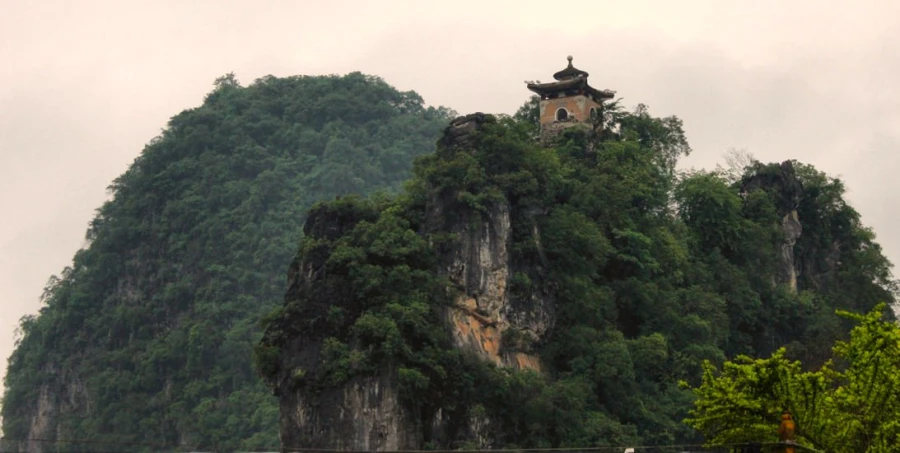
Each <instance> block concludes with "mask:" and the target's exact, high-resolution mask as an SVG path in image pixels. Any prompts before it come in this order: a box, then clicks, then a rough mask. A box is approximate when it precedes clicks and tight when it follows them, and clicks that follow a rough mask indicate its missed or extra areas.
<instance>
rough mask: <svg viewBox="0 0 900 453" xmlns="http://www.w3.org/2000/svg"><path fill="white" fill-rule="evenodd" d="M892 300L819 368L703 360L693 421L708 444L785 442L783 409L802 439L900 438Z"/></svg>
mask: <svg viewBox="0 0 900 453" xmlns="http://www.w3.org/2000/svg"><path fill="white" fill-rule="evenodd" d="M885 309H886V305H885V304H879V305H878V306H877V307H876V308H875V309H874V310H872V311H871V312H869V313H867V314H865V315H859V314H851V313H849V312H840V314H841V315H842V316H844V317H846V318H848V319H851V320H853V321H855V322H856V323H857V326H856V327H854V328H853V330H852V331H851V332H850V338H849V340H847V341H840V342H838V343H837V344H835V346H834V360H833V361H830V362H828V363H826V364H825V365H824V366H823V367H822V368H821V369H819V370H816V371H803V366H802V365H801V364H800V362H797V361H791V360H789V359H787V358H785V351H784V349H780V350H778V351H776V352H775V353H774V354H773V355H772V356H771V357H769V358H767V359H753V358H750V357H747V356H739V357H736V358H735V359H734V360H733V361H729V362H726V363H725V364H724V365H723V367H722V368H721V370H718V369H717V368H716V367H714V366H713V365H712V364H710V363H706V364H705V365H704V372H703V381H702V384H701V385H700V386H698V387H696V388H694V389H693V391H694V393H695V395H696V397H697V399H696V401H695V403H694V404H695V406H694V409H692V410H691V416H690V418H688V419H687V420H686V422H687V423H688V424H689V425H690V426H692V427H694V428H696V429H697V430H699V431H700V432H701V433H703V435H704V436H705V437H706V440H707V442H708V443H709V444H730V443H744V442H776V441H778V434H777V433H778V425H779V419H780V414H781V413H782V411H785V410H787V411H789V412H790V413H792V414H793V418H794V420H796V423H797V431H796V432H797V436H798V437H797V439H798V441H799V443H800V444H805V445H808V446H811V447H813V448H816V449H819V450H823V451H832V452H836V453H842V452H847V453H850V452H869V453H876V452H877V453H881V452H891V451H896V446H897V445H900V326H898V325H897V324H896V322H894V321H891V320H887V319H885Z"/></svg>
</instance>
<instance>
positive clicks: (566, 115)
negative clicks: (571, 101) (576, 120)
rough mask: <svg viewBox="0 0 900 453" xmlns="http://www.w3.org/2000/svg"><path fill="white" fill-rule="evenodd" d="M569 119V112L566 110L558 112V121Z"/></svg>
mask: <svg viewBox="0 0 900 453" xmlns="http://www.w3.org/2000/svg"><path fill="white" fill-rule="evenodd" d="M568 118H569V111H568V110H566V109H559V110H557V111H556V121H562V120H565V119H568Z"/></svg>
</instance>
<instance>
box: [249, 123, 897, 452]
mask: <svg viewBox="0 0 900 453" xmlns="http://www.w3.org/2000/svg"><path fill="white" fill-rule="evenodd" d="M618 121H619V125H618V128H617V129H616V131H615V132H610V133H607V134H602V135H600V136H596V137H591V136H588V135H587V134H585V133H583V132H582V131H577V130H573V131H570V132H567V133H564V134H561V136H560V140H559V141H557V142H556V143H555V144H554V146H553V147H551V148H547V147H544V146H541V145H539V144H538V143H536V142H535V141H534V140H533V138H532V137H533V136H534V135H533V130H532V129H529V124H528V123H527V121H521V120H519V119H510V118H503V117H501V118H497V117H492V116H489V115H482V114H473V115H468V116H465V117H460V118H457V119H456V120H454V121H452V122H451V123H450V125H449V126H448V127H447V128H446V129H445V130H444V134H443V136H442V138H441V140H439V142H438V144H437V149H436V151H435V152H434V154H431V155H428V156H424V157H423V158H421V159H420V160H419V161H418V162H417V164H416V167H415V170H414V177H413V179H412V180H411V181H409V183H408V184H407V186H406V191H405V192H404V194H402V195H401V196H400V197H398V198H396V199H387V198H376V199H371V200H363V199H357V198H344V199H340V200H337V201H335V202H331V203H324V204H320V205H318V206H316V207H315V208H314V209H313V210H312V211H311V213H310V216H309V219H308V221H307V223H306V226H305V229H304V231H305V233H306V236H305V238H304V239H303V241H302V243H301V246H300V251H299V253H298V255H297V258H296V259H295V261H294V264H293V265H292V267H291V270H290V273H289V290H288V292H287V295H286V297H285V304H284V306H283V307H282V308H281V309H280V310H278V311H276V312H275V313H273V315H272V316H271V317H270V318H269V321H268V327H267V330H266V333H265V335H264V337H263V339H262V341H261V342H260V344H259V345H258V347H257V361H258V368H259V370H260V371H261V373H262V374H263V376H264V377H265V378H266V380H267V381H268V382H269V384H270V386H271V387H272V388H273V389H274V390H275V392H276V394H278V395H279V398H280V408H281V427H280V432H281V439H282V443H283V445H284V446H285V448H338V449H342V450H378V451H384V450H396V449H421V448H460V447H480V448H499V447H542V446H566V445H568V446H572V445H582V446H583V445H604V444H606V445H622V444H624V443H637V442H645V443H650V444H653V443H672V442H681V441H685V442H686V441H691V440H696V439H693V438H692V436H693V434H692V433H691V432H690V431H689V430H687V429H686V428H685V426H684V425H682V424H681V420H682V419H683V418H684V416H685V413H686V410H687V408H688V405H689V397H688V395H687V394H686V393H685V390H684V389H682V388H680V387H679V386H678V385H677V383H678V381H680V380H687V381H690V382H696V380H697V379H699V373H700V369H701V363H702V362H703V361H704V360H712V361H714V362H720V361H722V360H723V359H724V358H725V357H728V356H732V355H734V354H737V353H747V354H752V355H763V354H767V353H768V352H770V351H771V350H772V348H774V347H778V346H781V345H786V344H787V345H789V349H790V351H791V353H793V354H796V355H800V356H804V357H807V358H810V359H811V360H812V361H814V360H815V359H816V358H820V357H824V356H825V352H823V351H822V350H821V349H817V348H819V345H820V344H823V343H826V341H827V340H828V339H833V338H837V337H840V336H841V335H843V332H844V330H842V327H841V325H840V324H839V323H837V322H836V321H835V319H836V318H835V317H834V313H833V309H834V308H850V309H859V308H863V309H864V307H867V306H873V305H874V304H875V303H877V302H878V301H879V300H892V295H891V293H890V289H891V282H890V280H889V277H890V273H889V270H888V269H889V267H890V263H888V262H887V260H886V259H884V257H883V256H881V255H880V254H878V253H875V254H873V253H871V251H872V250H873V249H876V250H877V244H874V242H873V241H872V239H873V237H872V236H871V235H870V233H868V232H867V230H866V229H865V228H864V227H862V226H861V225H860V223H859V219H858V215H856V214H855V211H852V209H850V208H849V207H847V206H846V204H845V203H843V202H842V201H841V200H840V196H841V193H842V190H841V187H840V184H839V181H837V180H834V179H832V178H828V177H826V176H825V175H822V174H821V173H819V172H816V171H815V170H814V169H812V168H811V167H809V166H805V165H803V164H799V163H796V162H792V161H788V162H785V163H783V164H771V165H762V164H760V165H758V166H757V167H754V168H748V169H747V172H746V173H745V175H744V177H743V179H742V180H741V181H739V183H738V184H735V185H729V183H728V182H727V181H725V180H724V179H722V178H720V177H719V176H717V175H716V174H713V173H700V174H696V175H686V176H683V177H678V176H677V175H676V172H675V171H674V165H675V162H676V161H677V158H678V157H679V156H680V155H681V154H684V153H685V152H687V151H689V148H687V145H686V141H685V139H684V137H683V132H682V131H681V126H680V122H679V121H677V119H673V118H665V119H659V118H654V117H651V116H650V115H649V114H648V113H647V112H646V109H644V108H642V107H641V108H639V109H638V110H636V111H635V112H634V113H624V112H622V113H621V114H620V115H619V116H618ZM673 198H674V199H675V201H676V202H677V203H675V205H674V207H675V208H677V209H673V204H672V203H671V201H672V199H673ZM826 243H827V244H835V243H837V244H840V246H839V249H840V253H839V255H840V260H839V261H840V262H838V261H835V260H834V255H833V254H831V252H823V251H822V250H823V248H822V246H821V244H826ZM830 247H832V246H831V245H828V246H827V247H826V249H828V250H831V248H830ZM829 260H831V261H829ZM850 261H854V262H865V263H866V270H864V271H862V272H860V270H859V269H853V268H847V267H845V266H843V265H842V264H840V263H845V262H850ZM829 263H832V264H829ZM835 263H836V264H835ZM809 269H820V270H825V272H824V273H823V272H822V271H817V272H813V273H810V272H809V271H808V270H809ZM871 271H874V272H871ZM866 279H869V280H868V283H863V282H864V280H866ZM853 293H855V294H857V295H858V294H863V296H862V297H858V296H857V295H851V294H853Z"/></svg>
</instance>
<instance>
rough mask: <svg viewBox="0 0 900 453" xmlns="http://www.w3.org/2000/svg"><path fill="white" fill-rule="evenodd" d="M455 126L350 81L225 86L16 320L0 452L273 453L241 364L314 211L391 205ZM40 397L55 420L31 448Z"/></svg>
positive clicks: (374, 84)
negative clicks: (56, 445) (52, 447)
mask: <svg viewBox="0 0 900 453" xmlns="http://www.w3.org/2000/svg"><path fill="white" fill-rule="evenodd" d="M450 114H451V112H449V111H447V110H445V109H443V108H441V109H434V108H426V107H424V106H423V102H422V99H421V98H420V97H419V96H418V95H417V94H415V93H413V92H398V91H397V90H395V89H394V88H392V87H390V86H389V85H387V84H386V83H384V82H383V81H381V80H379V79H377V78H374V77H370V76H365V75H362V74H358V73H354V74H350V75H347V76H343V77H337V76H331V77H290V78H275V77H271V76H268V77H264V78H262V79H259V80H257V81H256V82H255V83H253V84H252V85H250V86H248V87H241V86H240V85H239V84H238V82H237V81H236V80H235V79H234V76H233V75H227V76H225V77H222V78H220V79H219V80H217V81H216V86H215V89H214V90H213V91H212V92H211V93H210V94H209V95H208V96H207V97H206V99H205V101H204V103H203V105H202V106H200V107H198V108H195V109H191V110H187V111H184V112H182V113H180V114H178V115H176V116H175V117H173V118H172V119H171V121H170V122H169V124H168V128H167V129H165V130H164V131H163V132H162V134H161V135H160V136H159V137H157V138H156V139H154V140H153V141H152V142H151V143H150V144H149V145H148V146H147V147H146V149H145V150H144V151H143V153H142V154H141V155H140V157H138V158H137V159H136V160H135V162H134V163H133V165H132V166H131V167H130V168H129V169H128V171H127V172H126V173H124V174H123V175H122V176H121V177H119V178H118V179H116V181H115V182H114V183H113V184H112V186H111V187H110V191H111V193H112V198H111V200H110V201H109V202H107V203H106V204H104V205H103V207H102V208H100V209H99V210H98V212H97V215H96V217H95V219H94V220H93V221H92V223H91V225H90V229H89V231H88V233H87V239H88V240H89V242H90V244H89V246H87V247H86V248H84V249H83V250H81V251H79V252H78V253H77V254H76V256H75V258H74V263H73V265H72V266H71V267H70V268H67V269H66V270H65V271H63V273H62V275H61V276H59V277H58V278H57V277H54V278H53V279H51V281H50V283H49V284H48V286H47V288H46V292H45V295H44V302H45V304H46V305H45V306H44V307H43V308H42V309H41V312H40V314H39V316H37V317H28V318H26V319H24V320H23V322H22V326H21V330H22V332H23V336H22V337H21V339H20V342H19V344H18V347H17V349H16V351H15V352H14V354H13V355H12V357H11V358H10V361H9V367H8V373H7V375H6V380H5V387H6V391H5V394H4V399H3V410H2V415H3V433H4V436H5V437H8V438H25V437H29V435H41V436H45V437H55V436H56V435H57V433H58V434H59V436H60V437H61V438H65V439H82V440H85V439H88V440H96V441H111V442H142V443H150V444H156V445H160V446H165V447H173V446H190V447H192V448H196V449H212V448H216V449H220V450H229V449H237V448H246V449H258V448H266V447H268V448H271V447H274V446H277V443H278V435H277V418H278V413H277V407H276V401H275V400H274V398H272V396H271V392H270V391H269V390H268V389H266V388H265V387H264V386H263V385H262V384H261V383H260V382H259V379H258V377H257V376H256V373H255V372H254V370H253V366H252V362H251V351H252V345H253V344H254V343H255V342H256V341H257V340H258V336H259V333H258V332H259V330H258V326H257V323H258V321H259V319H260V318H261V316H262V315H264V314H265V313H268V312H270V311H271V310H272V309H274V308H275V307H277V306H278V305H279V304H280V301H281V300H282V298H283V294H284V270H285V269H286V268H287V265H288V263H289V262H290V259H291V258H292V255H293V254H294V253H295V252H296V244H297V241H298V240H299V239H300V236H301V226H302V225H303V221H304V218H305V216H306V211H307V210H308V209H309V207H310V206H311V205H312V204H313V203H314V202H316V201H318V200H322V199H330V198H333V197H335V196H337V195H342V194H347V193H366V192H372V191H374V190H387V191H394V190H396V189H397V188H399V186H400V184H401V183H402V181H403V180H405V179H406V178H407V176H408V173H409V170H410V167H411V163H412V160H413V158H414V157H415V156H416V155H419V154H423V153H426V152H429V151H431V150H432V149H433V144H434V140H436V138H437V137H438V133H439V131H440V129H441V128H442V127H443V126H444V125H445V124H446V122H447V121H448V120H449V118H450ZM373 328H374V327H373ZM41 395H43V398H45V399H46V401H45V403H47V406H48V407H51V408H52V407H56V408H57V410H55V411H51V412H50V413H49V417H50V419H49V420H47V424H48V425H47V426H48V429H46V431H44V432H38V433H31V432H29V426H30V424H31V420H32V418H31V417H32V416H34V415H36V413H37V411H38V404H39V399H40V398H41ZM46 415H48V414H42V416H46ZM57 426H58V427H59V430H58V431H57V429H56V427H57ZM62 447H64V446H62V445H61V448H62Z"/></svg>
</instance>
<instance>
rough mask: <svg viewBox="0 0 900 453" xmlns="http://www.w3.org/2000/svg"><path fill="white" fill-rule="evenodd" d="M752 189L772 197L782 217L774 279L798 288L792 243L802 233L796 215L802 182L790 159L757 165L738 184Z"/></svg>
mask: <svg viewBox="0 0 900 453" xmlns="http://www.w3.org/2000/svg"><path fill="white" fill-rule="evenodd" d="M773 167H774V168H773ZM754 190H765V191H767V192H768V193H770V194H771V195H772V196H773V198H774V200H775V208H776V210H777V212H778V215H779V217H780V218H781V230H782V232H783V235H784V236H783V237H784V240H783V242H782V244H781V247H780V254H779V269H778V276H777V280H776V281H777V282H778V283H779V284H785V285H788V287H790V288H791V290H793V291H797V277H798V276H799V272H800V267H801V266H800V265H799V263H797V262H796V260H795V259H794V246H795V245H796V244H797V240H798V239H800V235H801V234H802V233H803V225H802V224H801V223H800V218H799V217H798V215H797V208H798V206H799V204H800V196H801V194H802V193H803V185H802V184H801V183H800V180H799V179H798V178H797V175H796V174H795V173H794V166H793V164H792V163H791V161H785V162H782V163H781V165H780V166H763V165H761V164H759V165H758V168H757V169H756V173H755V174H754V175H753V176H752V177H750V178H748V179H746V180H744V182H743V184H742V185H741V192H742V193H745V194H746V193H750V192H752V191H754Z"/></svg>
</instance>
